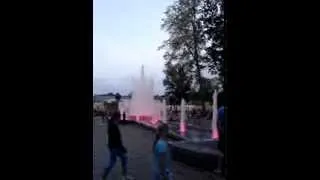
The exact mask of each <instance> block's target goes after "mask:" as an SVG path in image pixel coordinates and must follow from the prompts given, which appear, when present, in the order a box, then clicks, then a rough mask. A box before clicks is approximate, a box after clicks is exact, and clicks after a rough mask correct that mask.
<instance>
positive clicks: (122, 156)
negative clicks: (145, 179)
mask: <svg viewBox="0 0 320 180" xmlns="http://www.w3.org/2000/svg"><path fill="white" fill-rule="evenodd" d="M118 156H119V157H120V159H121V166H122V175H123V176H125V177H126V176H127V165H128V157H127V153H125V152H122V151H118Z"/></svg>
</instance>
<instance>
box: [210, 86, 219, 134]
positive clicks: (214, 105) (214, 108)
mask: <svg viewBox="0 0 320 180" xmlns="http://www.w3.org/2000/svg"><path fill="white" fill-rule="evenodd" d="M217 94H218V93H217V91H216V90H215V91H214V93H213V95H212V102H213V103H212V124H211V128H212V130H211V131H212V134H211V138H212V139H215V140H218V139H219V133H218V128H217V119H218V108H217V103H218V98H217Z"/></svg>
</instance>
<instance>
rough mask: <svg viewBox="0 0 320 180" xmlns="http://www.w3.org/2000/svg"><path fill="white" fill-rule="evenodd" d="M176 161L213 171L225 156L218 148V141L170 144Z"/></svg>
mask: <svg viewBox="0 0 320 180" xmlns="http://www.w3.org/2000/svg"><path fill="white" fill-rule="evenodd" d="M169 146H170V148H171V155H172V158H173V159H174V160H177V161H180V162H183V163H185V164H187V165H190V166H194V167H197V168H201V169H205V170H208V171H213V170H215V169H216V168H217V167H218V162H219V160H221V158H222V157H223V154H222V153H221V152H220V151H219V150H218V148H217V141H201V142H188V141H180V142H169Z"/></svg>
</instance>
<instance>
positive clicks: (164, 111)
mask: <svg viewBox="0 0 320 180" xmlns="http://www.w3.org/2000/svg"><path fill="white" fill-rule="evenodd" d="M162 122H163V123H167V105H166V100H165V99H163V101H162Z"/></svg>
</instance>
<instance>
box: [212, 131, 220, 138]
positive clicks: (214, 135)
mask: <svg viewBox="0 0 320 180" xmlns="http://www.w3.org/2000/svg"><path fill="white" fill-rule="evenodd" d="M211 138H212V139H214V140H219V132H218V129H214V130H212V133H211Z"/></svg>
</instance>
